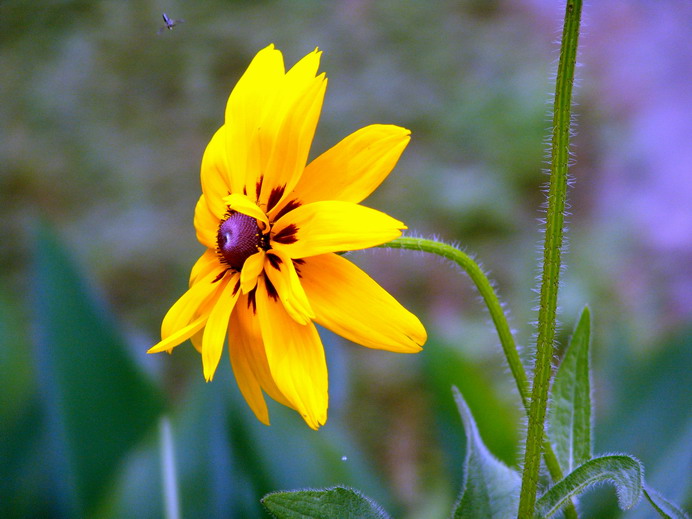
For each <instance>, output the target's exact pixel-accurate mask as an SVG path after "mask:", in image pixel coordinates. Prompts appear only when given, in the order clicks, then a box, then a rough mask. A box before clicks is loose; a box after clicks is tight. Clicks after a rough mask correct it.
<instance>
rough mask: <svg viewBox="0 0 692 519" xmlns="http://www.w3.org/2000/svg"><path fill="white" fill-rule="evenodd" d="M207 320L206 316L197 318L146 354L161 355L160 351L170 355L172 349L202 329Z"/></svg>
mask: <svg viewBox="0 0 692 519" xmlns="http://www.w3.org/2000/svg"><path fill="white" fill-rule="evenodd" d="M207 318H208V316H206V315H202V316H199V317H198V318H197V319H195V320H194V321H192V322H191V323H190V324H188V325H187V326H185V327H183V328H180V329H178V330H177V331H175V332H174V333H172V334H171V335H169V336H168V337H166V338H165V339H163V340H162V341H160V342H159V343H157V344H155V345H154V346H152V347H151V348H149V350H147V353H161V352H162V351H168V353H170V352H171V350H172V349H173V348H175V347H176V346H178V345H180V344H182V343H183V342H185V341H186V340H188V339H189V338H190V337H192V336H193V335H194V334H196V333H197V332H199V331H200V330H201V329H202V328H204V325H205V324H206V322H207Z"/></svg>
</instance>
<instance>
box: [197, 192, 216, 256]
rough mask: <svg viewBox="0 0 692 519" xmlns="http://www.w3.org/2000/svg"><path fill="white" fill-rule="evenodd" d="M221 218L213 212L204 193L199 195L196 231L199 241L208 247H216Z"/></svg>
mask: <svg viewBox="0 0 692 519" xmlns="http://www.w3.org/2000/svg"><path fill="white" fill-rule="evenodd" d="M219 223H220V219H219V218H217V217H216V216H215V215H214V213H212V212H211V209H209V206H208V205H207V200H206V197H205V196H204V195H202V196H200V197H199V200H197V205H196V206H195V217H194V224H195V231H196V233H197V239H198V240H199V242H200V243H201V244H202V245H204V246H205V247H207V248H208V249H216V233H217V231H218V229H219Z"/></svg>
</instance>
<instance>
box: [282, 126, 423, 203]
mask: <svg viewBox="0 0 692 519" xmlns="http://www.w3.org/2000/svg"><path fill="white" fill-rule="evenodd" d="M410 135H411V132H410V131H409V130H407V129H406V128H401V127H400V126H394V125H391V124H389V125H388V124H373V125H370V126H366V127H365V128H361V129H360V130H358V131H356V132H354V133H352V134H351V135H349V136H348V137H346V138H345V139H343V140H342V141H341V142H339V143H338V144H337V145H336V146H334V147H333V148H331V149H329V150H327V151H326V152H324V153H323V154H322V155H320V156H319V157H317V158H316V159H315V160H313V161H312V162H311V163H310V164H308V166H307V167H306V168H305V171H304V172H303V175H302V176H301V178H300V181H299V182H298V185H296V187H295V196H296V197H297V198H298V199H299V200H300V201H301V202H303V203H310V202H316V201H318V200H343V201H346V202H356V203H358V202H361V201H362V200H363V199H364V198H366V197H367V196H368V195H370V193H372V192H373V191H374V190H375V189H376V188H377V186H379V185H380V184H381V183H382V181H383V180H384V179H385V178H387V175H389V173H390V172H391V171H392V169H394V166H395V165H396V163H397V161H398V160H399V157H400V156H401V154H402V153H403V151H404V149H405V148H406V146H407V144H408V143H409V141H410V139H411V137H410Z"/></svg>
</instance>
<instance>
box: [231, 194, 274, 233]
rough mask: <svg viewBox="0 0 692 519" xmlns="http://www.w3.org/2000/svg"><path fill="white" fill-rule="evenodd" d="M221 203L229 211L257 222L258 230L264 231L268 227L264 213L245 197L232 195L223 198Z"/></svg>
mask: <svg viewBox="0 0 692 519" xmlns="http://www.w3.org/2000/svg"><path fill="white" fill-rule="evenodd" d="M223 201H224V202H225V203H226V205H227V207H228V208H229V209H232V210H233V211H238V212H239V213H243V214H245V215H247V216H250V217H252V218H254V219H255V220H257V224H258V226H259V227H260V229H263V230H264V229H266V228H267V227H269V220H268V219H267V215H266V214H265V212H264V211H262V209H260V208H259V206H258V205H257V204H256V203H254V202H253V201H252V200H250V199H249V198H248V197H247V195H243V194H240V193H233V194H232V195H228V196H226V197H224V199H223Z"/></svg>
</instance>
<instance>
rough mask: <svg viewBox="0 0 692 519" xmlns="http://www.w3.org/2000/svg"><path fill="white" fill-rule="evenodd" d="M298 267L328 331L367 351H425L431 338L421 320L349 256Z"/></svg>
mask: <svg viewBox="0 0 692 519" xmlns="http://www.w3.org/2000/svg"><path fill="white" fill-rule="evenodd" d="M299 269H300V274H301V282H302V284H303V287H304V288H305V292H306V293H307V295H308V299H309V300H310V303H311V304H312V307H313V309H314V310H315V314H316V318H315V320H316V321H317V322H318V323H319V324H321V325H322V326H324V327H325V328H328V329H330V330H332V331H333V332H335V333H337V334H339V335H341V336H343V337H345V338H347V339H348V340H350V341H353V342H355V343H358V344H362V345H363V346H367V347H368V348H376V349H381V350H389V351H394V352H398V353H416V352H418V351H420V350H421V346H422V345H423V344H424V343H425V341H426V339H427V334H426V332H425V328H423V325H422V324H421V322H420V321H419V320H418V318H417V317H416V316H415V315H413V314H412V313H411V312H409V311H408V310H406V309H405V308H404V307H403V306H401V304H399V302H398V301H397V300H396V299H394V298H393V297H392V296H391V295H390V294H389V293H388V292H387V291H386V290H384V289H383V288H382V287H381V286H380V285H378V284H377V283H376V282H375V281H374V280H373V279H372V278H371V277H370V276H368V275H367V274H366V273H365V272H363V271H362V270H361V269H360V268H358V267H357V266H356V265H354V264H353V263H351V262H350V261H348V260H347V259H346V258H343V257H341V256H339V255H337V254H325V255H322V256H315V257H312V258H306V259H305V260H304V263H303V264H301V265H300V267H299Z"/></svg>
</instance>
